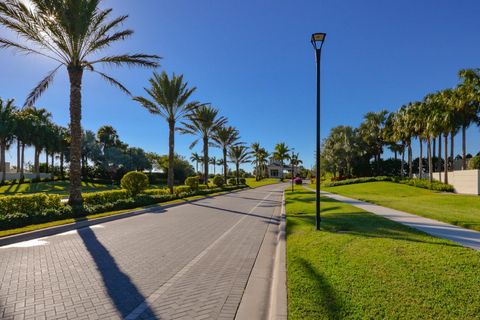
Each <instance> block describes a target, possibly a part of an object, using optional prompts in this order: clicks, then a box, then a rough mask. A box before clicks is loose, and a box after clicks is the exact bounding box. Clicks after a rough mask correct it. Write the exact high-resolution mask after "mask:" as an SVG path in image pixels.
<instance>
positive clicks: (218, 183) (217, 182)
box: [213, 174, 225, 187]
mask: <svg viewBox="0 0 480 320" xmlns="http://www.w3.org/2000/svg"><path fill="white" fill-rule="evenodd" d="M213 184H214V185H216V186H217V187H223V185H224V184H225V181H224V180H223V177H222V176H221V175H219V174H217V175H216V176H215V177H214V178H213Z"/></svg>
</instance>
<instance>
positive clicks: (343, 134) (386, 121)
mask: <svg viewBox="0 0 480 320" xmlns="http://www.w3.org/2000/svg"><path fill="white" fill-rule="evenodd" d="M459 78H460V80H461V81H460V83H459V84H458V85H457V86H456V87H455V88H450V89H445V90H441V91H438V92H436V93H431V94H428V95H426V96H425V98H424V99H423V100H422V101H416V102H411V103H408V104H406V105H403V106H402V107H400V108H399V110H398V111H396V112H388V111H386V110H381V111H379V112H368V113H367V114H366V115H365V116H364V121H363V122H362V123H361V125H360V126H359V127H358V128H352V127H349V126H338V127H335V128H333V129H332V130H331V132H330V135H329V136H328V137H327V138H326V139H325V140H324V143H323V148H322V159H324V161H325V164H326V166H327V167H329V168H330V170H332V169H333V170H336V169H335V168H336V167H338V166H339V165H340V164H339V162H342V163H343V164H341V166H343V167H345V168H344V169H345V170H344V171H345V172H346V174H347V176H348V175H349V174H350V172H351V166H352V165H353V164H354V162H355V161H356V160H355V159H357V160H358V159H362V158H369V159H371V158H373V164H374V166H375V167H376V170H375V171H376V174H379V173H380V171H381V170H380V165H381V161H380V160H381V154H382V153H383V148H384V147H385V146H387V147H388V148H389V149H390V150H391V151H392V152H393V153H394V154H395V159H397V154H401V167H400V170H399V172H400V175H402V176H403V175H404V174H405V173H406V172H407V171H408V176H409V177H410V178H412V177H413V174H414V172H413V158H412V153H413V152H412V143H413V141H414V139H418V142H419V149H420V150H419V153H420V155H419V165H418V176H419V177H423V175H424V171H427V170H428V178H429V180H430V181H432V180H433V172H434V170H437V171H438V172H439V173H440V172H441V171H443V172H444V179H443V181H444V182H445V183H448V171H449V170H453V169H454V163H453V161H454V147H455V146H454V140H455V136H456V135H457V134H458V133H459V132H461V133H462V134H461V139H462V156H461V158H462V170H465V169H467V150H466V139H467V136H466V130H467V129H468V127H470V126H471V125H472V124H476V125H480V69H465V70H461V71H460V72H459ZM425 144H426V156H427V168H426V169H427V170H425V167H424V163H423V159H424V158H423V157H424V146H425ZM442 148H443V154H442ZM437 151H438V153H437ZM449 151H450V152H449ZM405 152H407V154H408V160H407V161H408V169H407V170H405ZM442 157H443V159H442ZM434 160H436V163H435V161H434ZM357 162H358V161H357ZM435 167H436V168H435ZM439 176H440V177H439V179H441V174H439Z"/></svg>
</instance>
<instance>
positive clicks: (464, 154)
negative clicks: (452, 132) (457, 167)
mask: <svg viewBox="0 0 480 320" xmlns="http://www.w3.org/2000/svg"><path fill="white" fill-rule="evenodd" d="M462 170H467V126H466V125H463V126H462Z"/></svg>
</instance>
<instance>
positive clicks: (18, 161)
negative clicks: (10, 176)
mask: <svg viewBox="0 0 480 320" xmlns="http://www.w3.org/2000/svg"><path fill="white" fill-rule="evenodd" d="M21 144H22V143H21V142H20V140H18V139H17V173H19V172H20V149H21Z"/></svg>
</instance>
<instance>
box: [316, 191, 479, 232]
mask: <svg viewBox="0 0 480 320" xmlns="http://www.w3.org/2000/svg"><path fill="white" fill-rule="evenodd" d="M322 190H325V191H328V192H332V193H338V194H341V195H344V196H346V197H351V198H355V199H358V200H363V201H368V202H371V203H375V204H378V205H382V206H385V207H389V208H393V209H397V210H401V211H405V212H410V213H413V214H417V215H420V216H424V217H427V218H432V219H436V220H440V221H444V222H447V223H451V224H454V225H457V226H460V227H464V228H469V229H474V230H480V197H479V196H469V195H458V194H446V193H440V192H434V191H430V190H426V189H421V188H416V187H411V186H407V185H403V184H398V183H392V182H368V183H361V184H352V185H346V186H338V187H331V188H322Z"/></svg>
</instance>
